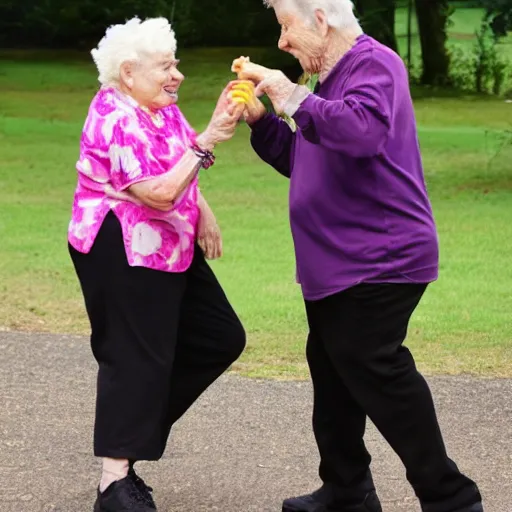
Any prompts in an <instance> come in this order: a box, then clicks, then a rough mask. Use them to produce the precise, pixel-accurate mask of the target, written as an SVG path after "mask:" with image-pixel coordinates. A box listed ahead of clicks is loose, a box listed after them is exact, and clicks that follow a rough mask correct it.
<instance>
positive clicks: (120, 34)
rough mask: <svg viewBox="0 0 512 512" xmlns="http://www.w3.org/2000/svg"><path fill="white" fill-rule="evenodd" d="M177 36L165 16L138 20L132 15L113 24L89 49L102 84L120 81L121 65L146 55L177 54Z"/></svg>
mask: <svg viewBox="0 0 512 512" xmlns="http://www.w3.org/2000/svg"><path fill="white" fill-rule="evenodd" d="M176 48H177V43H176V36H175V35H174V31H173V29H172V28H171V25H170V23H169V21H168V20H166V19H165V18H149V19H147V20H145V21H141V20H140V19H139V18H137V17H135V18H132V19H131V20H129V21H127V22H126V23H124V24H122V25H112V26H111V27H109V28H108V29H107V31H106V33H105V36H104V37H103V39H102V40H101V41H100V43H99V44H98V47H97V48H94V50H91V55H92V58H93V60H94V62H95V64H96V67H97V68H98V72H99V77H98V80H99V81H100V83H101V84H102V85H112V84H117V83H119V73H120V68H121V64H123V62H127V61H135V62H137V61H139V60H140V59H142V58H144V56H147V55H148V54H154V53H172V54H176Z"/></svg>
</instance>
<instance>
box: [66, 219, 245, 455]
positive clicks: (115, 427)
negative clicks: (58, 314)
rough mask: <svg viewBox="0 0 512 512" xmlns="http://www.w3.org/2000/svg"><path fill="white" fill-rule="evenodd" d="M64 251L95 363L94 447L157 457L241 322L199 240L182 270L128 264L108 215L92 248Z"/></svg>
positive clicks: (223, 365) (215, 371) (240, 334)
mask: <svg viewBox="0 0 512 512" xmlns="http://www.w3.org/2000/svg"><path fill="white" fill-rule="evenodd" d="M69 250H70V254H71V257H72V260H73V263H74V265H75V269H76V272H77V274H78V277H79V280H80V284H81V287H82V291H83V295H84V299H85V305H86V308H87V313H88V316H89V319H90V323H91V329H92V334H91V346H92V351H93V354H94V356H95V358H96V360H97V362H98V365H99V371H98V381H97V401H96V421H95V429H94V454H95V455H96V456H98V457H112V458H126V459H130V460H157V459H159V458H160V457H161V456H162V454H163V452H164V449H165V446H166V443H167V440H168V437H169V434H170V431H171V428H172V425H173V424H174V423H175V422H176V421H177V420H178V419H179V418H180V417H181V416H182V415H183V414H184V413H185V411H186V410H187V409H188V408H189V407H190V406H191V405H192V403H193V402H194V401H195V400H196V399H197V398H198V397H199V395H201V393H202V392H203V391H204V390H205V389H206V388H207V387H208V386H209V385H210V384H211V383H212V382H213V381H214V380H215V379H217V377H219V376H220V375H221V374H222V373H223V372H224V371H225V370H226V369H227V368H228V367H229V366H230V365H231V364H232V363H233V362H234V361H235V360H236V359H237V358H238V357H239V355H240V354H241V353H242V351H243V349H244V346H245V332H244V329H243V327H242V325H241V323H240V321H239V319H238V317H237V316H236V314H235V312H234V311H233V309H232V307H231V306H230V304H229V302H228V300H227V298H226V296H225V294H224V292H223V290H222V288H221V286H220V284H219V283H218V281H217V279H216V278H215V276H214V274H213V272H212V270H211V269H210V267H209V266H208V264H207V263H206V261H205V259H204V256H203V254H202V252H201V250H200V249H199V248H198V247H196V251H195V255H194V260H193V263H192V265H191V267H190V268H189V269H188V270H187V271H186V272H184V273H167V272H160V271H156V270H152V269H148V268H143V267H130V266H129V265H128V262H127V259H126V253H125V249H124V245H123V239H122V233H121V226H120V224H119V221H118V220H117V218H116V217H115V215H114V214H113V213H112V212H110V213H109V214H108V215H107V217H106V219H105V221H104V223H103V225H102V227H101V230H100V232H99V234H98V236H97V238H96V240H95V243H94V246H93V248H92V250H91V251H90V252H89V253H88V254H82V253H79V252H77V251H76V250H74V249H73V248H72V247H71V246H70V248H69Z"/></svg>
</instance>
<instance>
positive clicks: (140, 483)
mask: <svg viewBox="0 0 512 512" xmlns="http://www.w3.org/2000/svg"><path fill="white" fill-rule="evenodd" d="M128 476H131V478H132V479H133V482H134V483H135V485H136V486H137V487H138V489H139V490H140V492H141V493H142V494H143V495H144V496H145V497H146V500H147V502H148V503H149V505H150V506H152V507H153V508H154V509H155V510H156V505H155V502H154V501H153V496H152V494H151V493H152V492H153V488H152V487H149V485H146V482H144V480H142V478H141V477H140V476H139V475H137V473H135V469H134V468H133V465H131V466H130V469H129V470H128Z"/></svg>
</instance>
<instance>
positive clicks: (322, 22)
mask: <svg viewBox="0 0 512 512" xmlns="http://www.w3.org/2000/svg"><path fill="white" fill-rule="evenodd" d="M315 22H316V26H317V28H318V30H319V31H320V34H321V35H322V36H323V37H325V36H327V33H328V32H329V23H327V16H326V15H325V12H324V11H323V10H322V9H315Z"/></svg>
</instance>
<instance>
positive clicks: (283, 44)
mask: <svg viewBox="0 0 512 512" xmlns="http://www.w3.org/2000/svg"><path fill="white" fill-rule="evenodd" d="M277 47H278V48H279V49H280V50H282V51H283V52H285V51H286V49H287V48H288V40H287V39H286V36H285V35H284V34H281V36H280V37H279V41H278V42H277Z"/></svg>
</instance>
